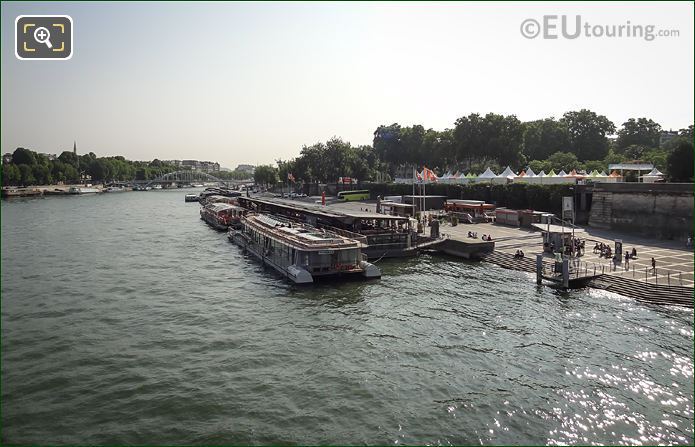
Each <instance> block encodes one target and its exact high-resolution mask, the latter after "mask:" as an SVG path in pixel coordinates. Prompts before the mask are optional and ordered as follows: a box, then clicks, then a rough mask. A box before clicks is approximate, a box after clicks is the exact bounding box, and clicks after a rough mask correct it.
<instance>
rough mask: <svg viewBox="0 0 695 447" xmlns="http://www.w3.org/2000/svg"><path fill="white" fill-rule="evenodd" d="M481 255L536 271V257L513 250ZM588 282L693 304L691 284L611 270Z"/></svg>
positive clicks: (650, 299)
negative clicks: (649, 280)
mask: <svg viewBox="0 0 695 447" xmlns="http://www.w3.org/2000/svg"><path fill="white" fill-rule="evenodd" d="M482 259H483V260H484V261H487V262H491V263H493V264H496V265H499V266H500V267H503V268H507V269H511V270H518V271H522V272H528V273H535V272H536V260H535V257H534V258H530V257H526V258H515V257H514V255H512V254H510V253H502V252H499V251H496V252H492V253H489V254H487V255H485V256H484V257H483V258H482ZM544 262H545V264H546V266H548V267H550V268H552V266H553V261H552V260H544ZM588 286H589V287H594V288H597V289H602V290H607V291H609V292H613V293H617V294H619V295H623V296H626V297H628V298H633V299H635V300H637V301H641V302H646V303H651V304H660V305H677V306H684V307H690V308H692V307H693V289H692V288H690V287H683V286H666V285H656V284H646V283H643V282H639V281H637V280H634V279H630V278H625V277H621V276H615V275H609V274H605V275H600V276H599V277H597V278H594V279H592V280H590V281H589V283H588Z"/></svg>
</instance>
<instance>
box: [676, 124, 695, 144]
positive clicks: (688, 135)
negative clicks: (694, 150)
mask: <svg viewBox="0 0 695 447" xmlns="http://www.w3.org/2000/svg"><path fill="white" fill-rule="evenodd" d="M678 136H680V137H683V138H685V139H687V140H689V141H693V125H692V124H691V125H690V126H688V127H687V128H685V129H681V130H679V131H678Z"/></svg>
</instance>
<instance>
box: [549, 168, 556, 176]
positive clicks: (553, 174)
mask: <svg viewBox="0 0 695 447" xmlns="http://www.w3.org/2000/svg"><path fill="white" fill-rule="evenodd" d="M547 176H548V177H557V174H556V173H555V170H554V169H551V170H550V172H548V175H547Z"/></svg>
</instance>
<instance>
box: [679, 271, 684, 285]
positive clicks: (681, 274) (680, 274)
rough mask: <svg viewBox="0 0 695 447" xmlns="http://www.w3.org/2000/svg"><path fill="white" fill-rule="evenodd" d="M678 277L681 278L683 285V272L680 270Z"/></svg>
mask: <svg viewBox="0 0 695 447" xmlns="http://www.w3.org/2000/svg"><path fill="white" fill-rule="evenodd" d="M678 279H679V280H680V282H681V286H682V285H683V273H682V272H678Z"/></svg>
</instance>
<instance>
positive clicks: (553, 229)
mask: <svg viewBox="0 0 695 447" xmlns="http://www.w3.org/2000/svg"><path fill="white" fill-rule="evenodd" d="M531 225H532V226H533V227H534V228H535V229H537V230H541V231H543V232H546V233H547V232H548V231H549V232H550V233H563V234H567V233H569V234H572V233H573V232H574V234H578V233H583V232H584V229H583V228H575V229H574V230H572V227H563V226H562V225H554V224H550V225H549V224H539V223H534V224H531Z"/></svg>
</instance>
